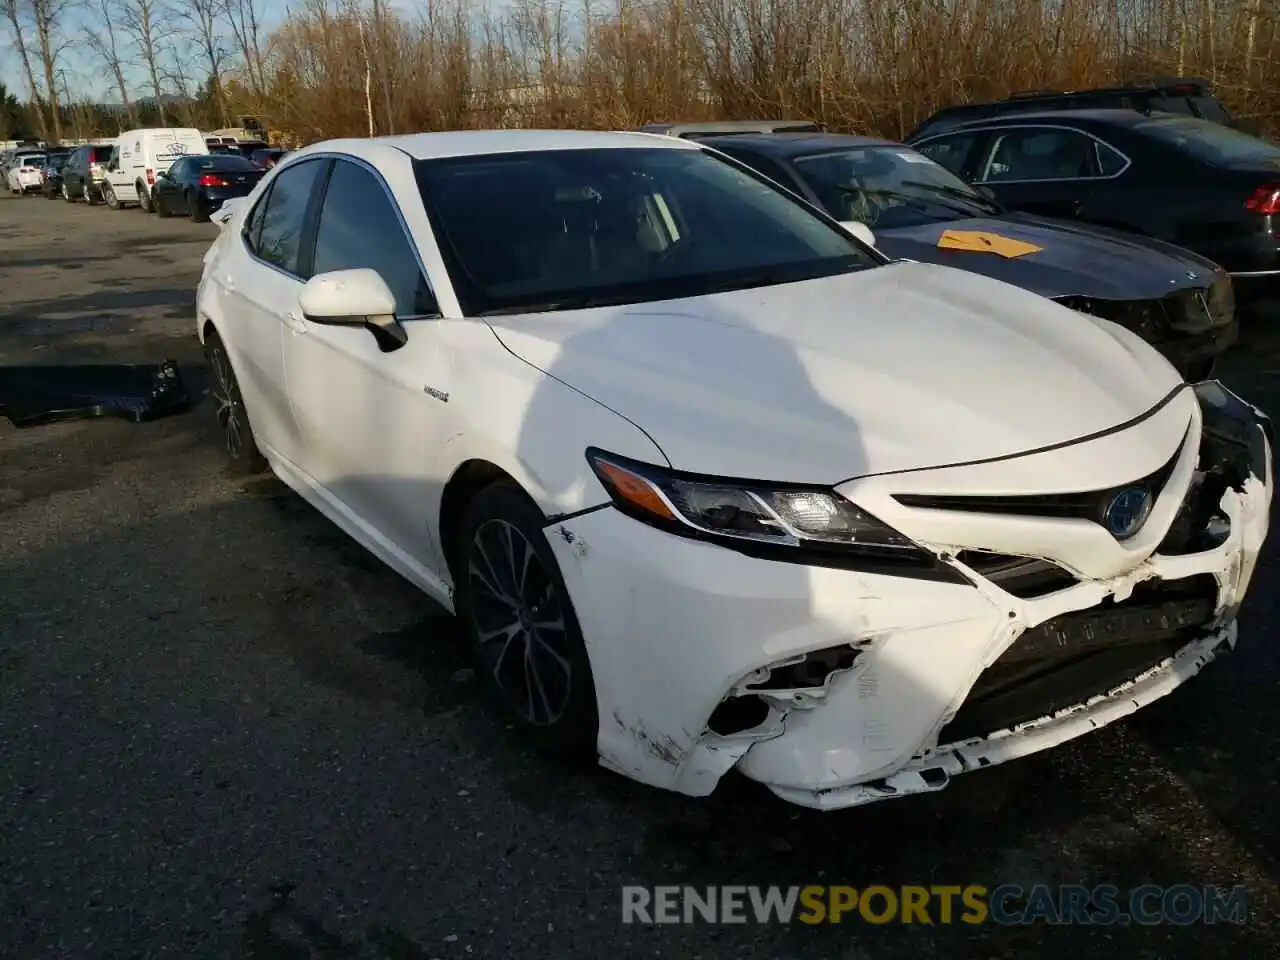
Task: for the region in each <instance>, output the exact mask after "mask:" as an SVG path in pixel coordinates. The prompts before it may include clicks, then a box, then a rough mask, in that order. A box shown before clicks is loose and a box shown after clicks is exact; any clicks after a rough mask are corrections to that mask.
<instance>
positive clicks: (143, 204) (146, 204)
mask: <svg viewBox="0 0 1280 960" xmlns="http://www.w3.org/2000/svg"><path fill="white" fill-rule="evenodd" d="M137 191H138V209H139V210H141V211H142V212H143V213H155V211H154V210H153V209H152V208H151V193H150V191H148V190H147V189H146V188H145V187H141V186H139V187H138V188H137Z"/></svg>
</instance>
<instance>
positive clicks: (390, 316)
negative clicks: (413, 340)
mask: <svg viewBox="0 0 1280 960" xmlns="http://www.w3.org/2000/svg"><path fill="white" fill-rule="evenodd" d="M299 303H300V304H301V306H302V315H303V316H304V317H306V318H307V319H308V320H310V321H311V322H312V323H318V324H321V325H323V326H329V327H365V328H367V329H368V331H369V332H370V333H372V334H373V338H374V339H375V340H377V341H378V346H379V347H380V348H382V352H383V353H390V352H391V351H392V350H396V349H399V348H400V347H403V346H404V345H405V344H406V343H408V342H409V335H408V334H407V333H406V332H405V329H404V327H402V326H401V325H400V322H399V321H398V320H396V298H395V295H394V294H392V292H391V290H390V288H388V287H387V283H386V281H385V280H383V279H382V277H381V276H379V275H378V272H377V271H376V270H370V269H369V268H368V267H360V268H358V269H355V270H333V271H330V272H329V273H320V274H316V276H314V277H312V278H311V279H310V280H308V281H307V282H306V284H305V285H304V286H303V288H302V294H301V296H300V297H299Z"/></svg>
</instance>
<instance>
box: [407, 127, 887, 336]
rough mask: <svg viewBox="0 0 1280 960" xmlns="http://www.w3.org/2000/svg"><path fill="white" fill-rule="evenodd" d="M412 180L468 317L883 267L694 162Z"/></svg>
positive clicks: (491, 162)
mask: <svg viewBox="0 0 1280 960" xmlns="http://www.w3.org/2000/svg"><path fill="white" fill-rule="evenodd" d="M418 169H419V182H420V184H421V186H422V189H423V195H424V197H425V198H426V199H427V203H428V209H429V212H430V215H431V218H432V222H433V225H434V227H435V232H436V236H437V238H438V239H439V240H440V241H441V248H442V252H443V254H444V256H445V258H446V261H447V263H448V266H449V272H450V275H451V277H452V279H453V282H454V286H455V287H456V288H457V290H458V296H459V299H460V300H461V301H462V307H463V310H464V312H466V313H468V314H484V313H493V312H504V313H517V312H525V311H528V312H534V311H538V310H565V309H575V308H582V307H588V306H603V305H607V304H621V303H639V302H643V301H652V300H666V299H673V298H676V297H691V296H699V295H702V294H707V293H717V292H721V291H725V290H735V289H744V288H746V287H758V286H769V285H773V284H780V283H792V282H795V281H799V280H808V279H813V278H815V277H827V276H833V275H835V274H840V273H848V272H850V271H853V270H860V269H863V268H866V267H870V266H875V265H878V264H880V263H882V262H884V261H883V260H881V259H880V258H879V257H877V256H876V255H875V254H874V253H873V252H872V251H870V250H868V249H867V248H866V247H863V246H862V245H861V244H859V243H857V242H856V241H854V240H853V239H852V238H850V237H849V236H848V235H847V234H846V233H845V232H844V231H843V230H841V229H840V228H839V227H837V226H836V225H835V224H832V223H830V222H829V221H826V220H824V219H822V218H821V217H819V216H818V215H816V214H815V213H813V212H812V211H811V210H810V209H809V208H808V207H806V206H805V205H803V204H801V203H800V202H799V201H797V200H794V199H792V197H791V196H790V194H787V193H785V192H783V191H781V190H780V189H779V188H777V187H774V186H772V185H770V184H768V183H766V182H764V181H763V180H761V179H757V178H756V177H753V176H751V175H750V174H747V173H744V172H742V171H741V170H739V169H737V168H736V167H734V166H731V165H729V164H728V163H725V162H724V161H722V160H720V159H718V158H716V157H714V156H713V155H712V154H710V153H707V152H705V151H703V150H685V149H674V148H661V147H659V148H648V147H644V148H621V149H618V148H614V149H585V150H555V151H538V152H528V153H507V154H495V155H485V156H469V157H456V158H448V159H439V160H427V161H420V162H419V164H418Z"/></svg>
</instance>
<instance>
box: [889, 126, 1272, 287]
mask: <svg viewBox="0 0 1280 960" xmlns="http://www.w3.org/2000/svg"><path fill="white" fill-rule="evenodd" d="M912 146H914V147H916V149H918V150H919V151H920V152H921V153H923V154H925V155H926V156H928V157H930V158H932V159H933V160H936V161H937V162H938V163H941V164H942V165H943V166H945V167H947V168H948V169H950V170H951V171H952V172H953V173H955V174H957V175H958V176H961V177H963V178H964V179H965V180H967V181H969V182H971V183H975V184H980V185H982V186H984V187H986V188H987V189H989V190H990V191H991V192H992V194H993V195H994V196H995V197H996V198H997V199H998V200H1000V202H1001V203H1003V204H1004V205H1005V206H1006V207H1009V208H1011V209H1014V210H1024V211H1027V212H1029V213H1038V214H1042V215H1045V216H1053V217H1065V218H1070V219H1074V220H1077V221H1083V222H1086V223H1093V224H1100V225H1103V226H1107V227H1112V228H1114V229H1117V230H1126V231H1131V232H1133V233H1138V234H1143V235H1145V236H1148V237H1153V238H1156V239H1159V240H1165V241H1168V242H1169V243H1174V244H1177V245H1178V246H1182V247H1186V248H1188V249H1190V250H1194V251H1195V252H1196V253H1199V254H1200V255H1201V256H1203V257H1207V258H1208V259H1209V260H1212V261H1213V262H1214V263H1217V264H1221V266H1222V267H1223V268H1224V269H1225V270H1226V271H1227V272H1228V273H1229V274H1231V276H1232V278H1233V279H1234V281H1235V288H1236V296H1237V299H1238V300H1239V302H1240V303H1242V304H1243V303H1253V302H1256V301H1258V300H1261V299H1274V298H1275V297H1276V296H1277V295H1280V146H1277V145H1275V144H1273V143H1270V142H1268V141H1266V140H1261V139H1259V138H1258V137H1254V136H1251V135H1249V134H1247V133H1244V132H1242V131H1239V130H1233V129H1231V128H1230V127H1225V126H1222V125H1221V124H1217V123H1212V122H1210V121H1208V120H1199V119H1196V118H1194V117H1186V116H1178V115H1175V114H1168V113H1155V114H1151V115H1150V116H1146V115H1144V114H1141V113H1135V112H1134V111H1132V110H1081V111H1063V112H1054V113H1039V114H1027V115H1025V116H1017V117H1006V118H1004V119H1001V120H983V121H976V122H973V123H966V124H964V125H962V126H960V127H957V128H955V129H954V130H949V131H948V132H946V133H943V134H938V135H936V136H931V137H923V138H921V139H919V140H915V141H912Z"/></svg>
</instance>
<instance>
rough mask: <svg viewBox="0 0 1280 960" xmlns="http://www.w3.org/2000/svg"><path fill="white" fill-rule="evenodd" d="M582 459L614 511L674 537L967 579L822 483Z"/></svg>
mask: <svg viewBox="0 0 1280 960" xmlns="http://www.w3.org/2000/svg"><path fill="white" fill-rule="evenodd" d="M587 461H588V462H589V463H590V464H591V468H592V470H594V471H595V474H596V476H597V477H598V478H599V479H600V482H601V484H603V486H604V488H605V490H607V491H608V492H609V496H610V498H611V499H612V500H613V503H614V506H616V507H617V508H618V509H619V510H620V511H621V512H623V513H625V514H627V515H628V516H630V517H633V518H635V519H636V520H639V521H641V522H642V523H647V524H649V525H650V526H654V527H658V528H660V529H662V530H666V531H667V532H669V533H674V534H676V535H678V536H684V537H690V538H692V539H695V540H706V541H711V542H714V543H719V544H721V545H723V546H727V547H731V548H733V549H736V550H739V551H740V552H744V553H749V554H752V555H755V556H760V557H764V558H767V559H771V560H784V561H788V562H793V563H806V564H812V565H815V566H832V567H844V568H852V569H871V568H875V567H883V568H885V570H884V572H892V573H901V574H904V575H905V574H909V575H913V576H929V575H930V574H931V573H932V574H933V575H936V576H940V577H942V578H945V579H953V580H958V581H961V582H967V581H964V580H963V578H962V577H961V576H960V575H959V573H958V572H956V571H955V570H954V568H952V567H950V566H948V565H946V564H943V563H942V562H941V561H940V560H939V559H938V558H937V556H935V555H934V554H932V553H930V552H929V551H927V550H924V549H923V548H921V547H920V546H919V545H918V544H916V543H915V542H913V541H912V540H909V539H908V538H907V537H905V536H903V535H902V534H900V533H898V532H897V531H896V530H894V529H892V528H891V527H889V526H887V525H885V524H884V523H882V522H881V521H879V520H877V519H876V518H875V517H873V516H871V515H870V514H868V513H867V512H865V511H864V510H860V509H859V508H858V507H856V506H854V505H853V504H852V503H850V502H849V501H848V500H846V499H845V498H844V497H842V496H840V494H838V493H836V492H835V491H834V490H831V489H829V488H824V487H819V486H813V487H810V486H801V485H797V484H771V483H763V482H756V481H750V480H731V479H724V478H717V477H703V476H698V475H695V474H686V473H681V472H679V471H675V470H669V469H667V468H665V467H656V466H654V465H652V464H647V463H640V462H638V461H635V460H631V459H629V458H626V457H619V456H615V455H614V454H611V453H606V452H605V451H603V450H597V449H594V448H592V449H589V450H587Z"/></svg>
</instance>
